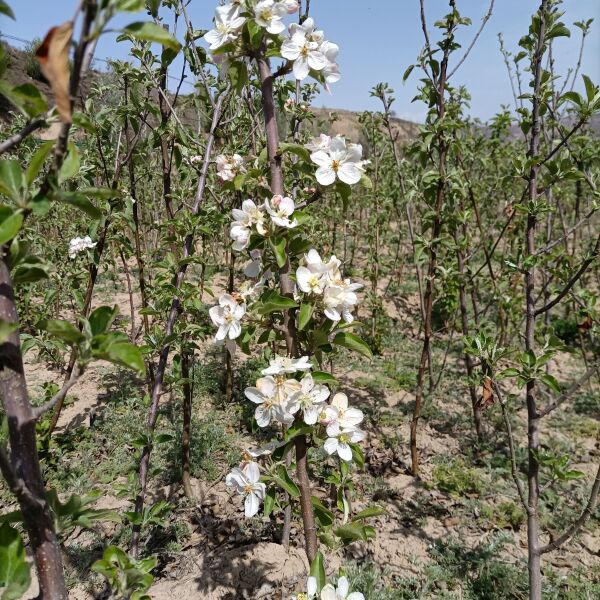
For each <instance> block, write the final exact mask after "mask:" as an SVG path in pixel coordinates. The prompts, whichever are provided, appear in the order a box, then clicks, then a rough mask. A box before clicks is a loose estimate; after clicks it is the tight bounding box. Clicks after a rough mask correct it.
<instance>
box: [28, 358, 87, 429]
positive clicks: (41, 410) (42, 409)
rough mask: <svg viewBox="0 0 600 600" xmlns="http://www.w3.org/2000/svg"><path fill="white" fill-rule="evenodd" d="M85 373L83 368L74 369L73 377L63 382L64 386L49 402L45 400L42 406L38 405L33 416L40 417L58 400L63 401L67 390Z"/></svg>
mask: <svg viewBox="0 0 600 600" xmlns="http://www.w3.org/2000/svg"><path fill="white" fill-rule="evenodd" d="M82 375H83V370H78V369H74V370H73V372H72V373H71V377H69V380H68V381H65V383H63V386H62V388H61V389H60V390H59V391H58V392H56V394H54V396H52V398H51V399H50V400H48V402H45V403H44V404H42V405H41V406H38V407H36V408H34V409H33V416H34V417H35V419H39V418H40V417H41V416H42V415H43V414H45V413H47V412H48V411H49V410H52V409H53V408H54V406H55V405H56V404H57V403H58V402H62V401H63V399H64V398H65V396H66V395H67V392H68V391H69V390H70V389H71V388H72V387H73V386H74V385H75V384H76V383H77V382H78V381H79V380H80V379H81V376H82Z"/></svg>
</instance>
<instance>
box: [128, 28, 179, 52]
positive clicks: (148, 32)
mask: <svg viewBox="0 0 600 600" xmlns="http://www.w3.org/2000/svg"><path fill="white" fill-rule="evenodd" d="M123 33H127V34H129V35H130V36H132V37H134V38H136V39H138V40H143V41H145V42H156V43H157V44H161V45H162V46H165V47H166V48H170V49H171V50H173V51H174V52H179V50H181V44H180V43H179V42H178V41H177V40H176V39H175V38H174V37H173V36H172V35H171V34H170V33H169V32H168V31H167V30H166V29H163V28H162V27H161V26H160V25H157V24H156V23H149V22H141V21H139V22H136V23H130V24H129V25H127V27H125V28H124V29H123Z"/></svg>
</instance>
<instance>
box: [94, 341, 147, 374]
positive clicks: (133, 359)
mask: <svg viewBox="0 0 600 600" xmlns="http://www.w3.org/2000/svg"><path fill="white" fill-rule="evenodd" d="M101 358H105V359H106V360H108V361H109V362H112V363H115V364H118V365H123V366H124V367H127V368H129V369H133V370H134V371H137V372H138V373H140V374H144V373H145V371H146V365H145V364H144V358H143V357H142V353H141V352H140V349H139V348H138V347H137V346H134V345H133V344H130V343H129V342H115V343H112V344H110V345H109V346H108V348H107V349H106V350H105V352H104V353H103V355H102V356H101Z"/></svg>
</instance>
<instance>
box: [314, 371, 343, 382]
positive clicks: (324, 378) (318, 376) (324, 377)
mask: <svg viewBox="0 0 600 600" xmlns="http://www.w3.org/2000/svg"><path fill="white" fill-rule="evenodd" d="M312 378H313V381H315V382H316V383H326V384H327V385H337V383H338V380H337V379H336V378H335V377H334V376H333V375H331V374H329V373H327V372H325V371H313V372H312Z"/></svg>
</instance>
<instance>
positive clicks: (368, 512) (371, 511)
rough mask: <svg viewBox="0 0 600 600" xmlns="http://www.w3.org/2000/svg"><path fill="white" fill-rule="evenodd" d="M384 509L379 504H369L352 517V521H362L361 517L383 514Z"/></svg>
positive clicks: (368, 517) (384, 512)
mask: <svg viewBox="0 0 600 600" xmlns="http://www.w3.org/2000/svg"><path fill="white" fill-rule="evenodd" d="M385 514H386V510H385V509H384V508H381V507H379V506H369V507H368V508H365V509H364V510H361V511H360V512H359V513H357V514H355V515H354V516H353V517H352V520H353V521H362V520H363V519H370V518H371V517H379V516H380V515H385Z"/></svg>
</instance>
